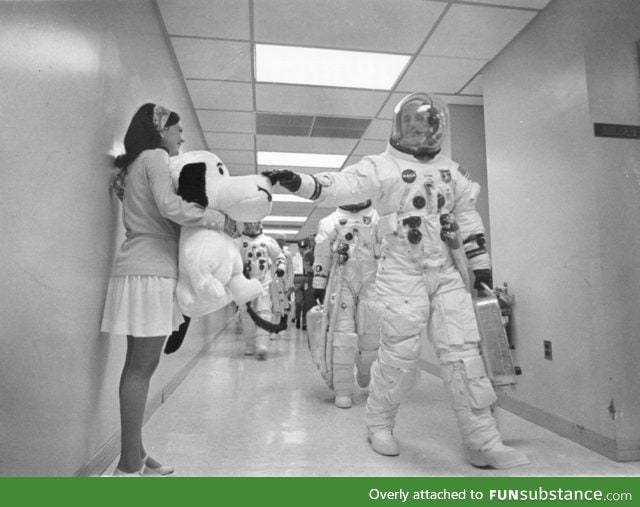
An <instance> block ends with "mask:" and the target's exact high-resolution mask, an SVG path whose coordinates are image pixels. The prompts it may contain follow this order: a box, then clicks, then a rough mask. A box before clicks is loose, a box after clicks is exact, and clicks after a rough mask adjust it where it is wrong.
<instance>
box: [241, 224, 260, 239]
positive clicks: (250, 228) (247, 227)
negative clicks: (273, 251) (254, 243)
mask: <svg viewBox="0 0 640 507" xmlns="http://www.w3.org/2000/svg"><path fill="white" fill-rule="evenodd" d="M261 232H262V224H261V223H260V222H246V223H245V224H244V233H245V234H246V235H247V236H257V235H258V234H260V233H261Z"/></svg>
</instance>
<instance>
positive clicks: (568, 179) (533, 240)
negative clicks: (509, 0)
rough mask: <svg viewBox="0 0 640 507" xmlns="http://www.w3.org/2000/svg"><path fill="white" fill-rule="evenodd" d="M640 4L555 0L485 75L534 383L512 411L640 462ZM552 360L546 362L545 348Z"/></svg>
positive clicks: (524, 362) (503, 246)
mask: <svg viewBox="0 0 640 507" xmlns="http://www.w3.org/2000/svg"><path fill="white" fill-rule="evenodd" d="M639 19H640V4H639V3H638V2H637V1H636V0H608V1H607V2H602V1H600V0H554V1H552V2H551V3H550V4H549V5H548V6H547V8H546V9H545V10H544V11H543V12H542V13H541V14H540V15H539V16H538V17H537V18H536V19H535V20H534V21H533V22H532V23H531V24H530V25H529V26H528V27H527V28H526V29H525V30H524V31H523V32H522V33H521V34H520V35H519V36H518V37H517V38H516V39H515V40H514V41H513V42H512V43H511V44H510V45H509V46H508V47H507V48H506V49H505V50H504V51H503V52H502V53H501V54H500V55H499V56H498V57H497V58H496V59H495V60H493V61H492V62H491V63H490V64H489V65H488V67H487V68H486V69H485V71H484V73H483V89H484V90H483V91H484V114H485V125H486V139H487V167H488V183H489V196H490V201H489V208H490V219H491V231H492V235H491V240H492V252H493V261H494V274H495V279H496V280H498V281H502V280H504V281H507V282H508V283H509V285H510V287H511V289H512V290H513V293H514V295H515V297H516V304H515V307H514V312H515V313H514V320H513V328H514V339H515V347H516V348H515V354H516V359H517V362H518V364H520V366H522V368H523V372H524V374H523V375H522V377H520V379H519V385H518V389H517V390H516V391H515V392H514V393H512V394H511V395H510V396H509V397H508V398H507V399H506V400H505V406H506V407H507V408H510V409H511V410H512V411H514V412H516V413H518V414H519V415H522V416H524V417H526V418H528V419H530V420H532V421H533V422H536V423H537V424H540V425H542V426H545V427H547V428H549V429H552V430H553V431H555V432H557V433H559V434H561V435H564V436H566V437H568V438H571V439H573V440H575V441H576V442H579V443H581V444H583V445H585V446H586V447H589V448H591V449H593V450H595V451H597V452H600V453H602V454H604V455H606V456H609V457H611V458H612V459H616V460H638V459H640V399H639V398H638V395H637V393H638V392H640V376H639V375H638V366H637V365H638V363H639V362H640V340H639V339H638V338H639V334H638V333H639V331H638V330H639V329H640V313H639V312H638V309H637V305H638V301H639V300H640V262H639V261H638V251H640V177H639V174H640V173H639V171H638V167H639V166H640V143H639V142H638V140H637V139H615V138H604V137H596V136H595V135H594V123H611V124H631V125H636V126H637V125H640V69H639V66H638V46H637V41H638V40H640V24H639V23H638V20H639ZM545 341H548V342H550V344H551V350H552V357H551V358H550V359H546V358H545V356H544V342H545Z"/></svg>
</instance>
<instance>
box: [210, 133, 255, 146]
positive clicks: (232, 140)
mask: <svg viewBox="0 0 640 507" xmlns="http://www.w3.org/2000/svg"><path fill="white" fill-rule="evenodd" d="M204 138H205V139H206V140H207V144H208V145H209V148H210V149H211V150H214V151H215V150H216V149H218V148H221V149H226V150H253V148H254V141H253V138H254V136H253V134H229V133H226V132H205V133H204Z"/></svg>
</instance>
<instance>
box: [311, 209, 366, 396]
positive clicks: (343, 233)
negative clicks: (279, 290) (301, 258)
mask: <svg viewBox="0 0 640 507" xmlns="http://www.w3.org/2000/svg"><path fill="white" fill-rule="evenodd" d="M377 222H378V213H377V212H376V211H375V209H373V207H372V206H371V201H366V202H364V203H360V204H356V205H352V206H344V207H342V208H338V209H337V210H336V211H334V212H333V213H332V214H331V215H328V216H327V217H325V218H323V219H322V220H320V223H319V224H318V234H317V235H316V237H315V242H316V246H315V249H314V265H313V282H312V287H313V289H314V293H316V294H319V295H322V294H323V293H324V289H326V286H327V279H328V276H329V275H330V270H331V265H332V259H333V256H334V255H337V253H336V252H337V251H341V252H344V254H345V255H346V257H347V260H346V262H345V263H344V264H343V265H342V268H341V269H340V271H341V278H342V281H341V284H340V294H339V295H335V297H333V296H334V295H332V294H327V295H326V296H325V297H326V299H325V304H335V302H336V301H339V305H338V308H333V309H332V311H334V312H336V320H335V328H334V329H333V354H332V357H333V387H334V392H335V404H336V406H337V407H340V408H349V407H351V406H352V404H353V400H352V394H353V390H354V378H353V367H354V363H355V366H356V369H357V372H358V373H357V381H358V385H360V386H361V387H367V386H368V385H369V378H370V369H371V364H372V363H373V361H374V359H375V358H376V357H377V354H378V342H379V336H378V327H377V326H376V322H375V318H374V311H375V310H374V308H373V305H374V302H375V285H374V281H375V276H376V269H377V256H378V247H377V244H376V243H377V239H376V224H377ZM334 275H335V274H334ZM318 291H320V292H318Z"/></svg>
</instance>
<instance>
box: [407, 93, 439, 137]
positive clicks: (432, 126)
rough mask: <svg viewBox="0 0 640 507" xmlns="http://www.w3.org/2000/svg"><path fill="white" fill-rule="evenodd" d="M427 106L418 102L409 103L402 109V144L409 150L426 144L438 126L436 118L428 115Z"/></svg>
mask: <svg viewBox="0 0 640 507" xmlns="http://www.w3.org/2000/svg"><path fill="white" fill-rule="evenodd" d="M428 109H429V106H428V105H427V104H420V103H418V102H409V103H408V104H407V105H406V106H405V107H403V108H402V116H401V125H402V127H401V128H402V140H401V142H402V144H403V145H404V146H406V147H410V148H420V147H422V146H424V145H426V144H427V140H428V139H430V138H431V137H432V136H433V134H434V133H435V132H437V131H438V129H439V125H438V120H437V118H434V117H433V116H432V115H431V114H429V113H430V112H429V110H428Z"/></svg>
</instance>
